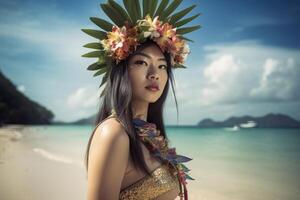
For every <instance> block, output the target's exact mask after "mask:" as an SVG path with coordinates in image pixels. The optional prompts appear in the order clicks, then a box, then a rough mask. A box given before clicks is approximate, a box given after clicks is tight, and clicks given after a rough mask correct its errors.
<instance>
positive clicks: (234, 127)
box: [232, 125, 240, 131]
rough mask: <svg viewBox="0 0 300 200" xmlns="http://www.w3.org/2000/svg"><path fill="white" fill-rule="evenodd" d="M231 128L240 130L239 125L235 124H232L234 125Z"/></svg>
mask: <svg viewBox="0 0 300 200" xmlns="http://www.w3.org/2000/svg"><path fill="white" fill-rule="evenodd" d="M232 130H233V131H238V130H240V127H239V126H237V125H234V126H233V127H232Z"/></svg>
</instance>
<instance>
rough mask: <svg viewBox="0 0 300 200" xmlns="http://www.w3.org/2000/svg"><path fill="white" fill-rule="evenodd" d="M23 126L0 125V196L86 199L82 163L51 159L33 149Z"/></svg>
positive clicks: (13, 199)
mask: <svg viewBox="0 0 300 200" xmlns="http://www.w3.org/2000/svg"><path fill="white" fill-rule="evenodd" d="M28 129H29V128H27V127H26V126H9V127H4V128H1V129H0V147H1V149H0V177H1V179H0V199H3V200H6V199H7V200H20V199H24V200H35V199H43V200H50V199H51V200H53V199H57V200H59V199H86V179H85V174H84V168H83V166H82V167H80V166H78V165H72V164H68V163H67V162H54V161H53V158H54V157H52V159H49V158H51V156H49V155H48V159H47V158H45V156H41V155H40V154H39V153H37V152H38V151H33V149H32V146H30V143H28V140H26V131H27V132H28V131H29V130H28Z"/></svg>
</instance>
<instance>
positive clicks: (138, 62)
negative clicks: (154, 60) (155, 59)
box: [134, 60, 147, 65]
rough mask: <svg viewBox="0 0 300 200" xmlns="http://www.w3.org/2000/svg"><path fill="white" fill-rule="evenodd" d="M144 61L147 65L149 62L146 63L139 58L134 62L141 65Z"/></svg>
mask: <svg viewBox="0 0 300 200" xmlns="http://www.w3.org/2000/svg"><path fill="white" fill-rule="evenodd" d="M143 63H145V64H146V65H147V63H146V62H145V61H142V60H137V61H135V63H134V64H138V65H141V64H143Z"/></svg>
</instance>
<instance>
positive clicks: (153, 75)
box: [149, 73, 158, 79]
mask: <svg viewBox="0 0 300 200" xmlns="http://www.w3.org/2000/svg"><path fill="white" fill-rule="evenodd" d="M149 78H150V79H158V74H157V73H155V74H150V75H149Z"/></svg>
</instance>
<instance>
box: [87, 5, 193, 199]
mask: <svg viewBox="0 0 300 200" xmlns="http://www.w3.org/2000/svg"><path fill="white" fill-rule="evenodd" d="M126 2H127V1H124V3H125V7H126V8H128V7H129V8H130V6H131V8H132V5H130V3H129V1H128V2H127V3H128V5H126ZM130 2H133V1H130ZM145 2H146V1H144V3H145ZM149 2H150V1H149ZM153 2H155V1H153ZM163 2H165V1H162V3H163ZM135 3H136V4H138V1H136V2H135ZM162 3H161V4H160V5H159V7H158V9H157V10H156V12H157V14H159V12H158V11H160V12H163V11H164V9H163V8H164V7H165V6H166V5H162ZM172 4H173V5H172ZM178 5H179V4H178ZM178 5H177V6H178ZM101 6H102V9H103V10H104V12H105V13H106V14H107V15H111V14H112V13H113V12H114V11H116V10H117V9H121V7H120V6H117V5H116V3H115V2H114V1H108V3H107V4H101ZM144 6H145V5H144ZM169 6H171V7H172V8H174V7H175V8H176V5H174V3H171V4H170V5H169ZM150 7H151V6H150ZM155 7H156V6H155ZM108 8H109V9H108ZM166 9H167V8H166ZM127 11H128V10H127ZM144 11H145V15H144V16H145V18H142V19H141V20H137V22H135V21H134V20H132V19H134V17H133V16H139V15H138V12H136V13H134V15H132V16H130V15H128V16H129V17H128V16H125V19H126V20H127V21H126V20H125V19H124V21H126V22H125V23H124V21H123V20H118V19H119V18H120V17H122V16H119V17H117V19H116V18H114V16H112V15H111V16H110V17H111V18H112V21H114V22H115V23H116V24H117V25H119V27H122V28H119V27H118V26H109V27H108V26H107V25H108V24H107V22H106V21H105V24H103V23H104V20H102V19H101V20H102V22H103V23H99V21H100V20H99V19H98V20H95V18H94V19H93V20H92V21H93V22H95V23H96V24H97V25H99V26H100V27H101V28H102V29H104V30H107V31H109V30H111V31H110V32H108V34H107V35H106V37H102V36H99V34H98V35H97V34H95V32H93V31H91V30H88V29H83V31H84V32H86V33H88V34H89V35H91V36H94V37H98V39H100V45H96V44H95V43H90V44H88V45H86V47H88V48H95V47H98V48H99V50H100V51H98V52H97V55H98V57H99V61H98V62H97V63H96V64H93V65H91V66H89V68H88V69H90V70H98V74H97V73H96V74H97V75H99V74H103V73H105V75H104V77H103V79H102V83H101V85H100V86H102V85H103V84H104V82H107V84H106V86H105V89H104V90H103V92H102V94H101V96H103V100H102V104H101V106H100V110H99V113H98V115H97V120H96V127H95V129H94V131H93V133H92V135H91V137H90V139H89V143H88V146H87V152H86V167H87V178H88V194H87V198H88V200H96V199H175V198H176V197H177V196H178V195H179V196H180V197H181V198H183V197H185V199H187V188H186V179H192V178H191V177H190V176H189V175H188V174H187V173H186V172H188V171H189V169H188V168H187V167H186V166H185V165H184V164H182V163H183V162H187V161H190V160H191V159H190V158H188V157H185V156H181V155H177V154H176V151H175V148H170V147H169V145H168V138H167V134H166V132H165V128H164V122H163V106H164V102H165V100H166V96H167V94H168V91H169V83H171V84H172V88H173V90H174V86H173V81H174V80H173V74H172V68H175V67H184V66H182V64H183V61H184V59H185V57H186V54H188V53H189V52H187V51H186V50H187V48H186V44H185V43H184V40H183V39H182V38H181V39H180V38H179V37H178V36H177V34H176V29H173V27H172V25H170V24H169V23H168V22H166V23H163V22H162V21H159V20H158V15H157V16H156V17H155V18H154V20H152V18H151V16H150V15H146V13H151V12H148V11H147V9H146V8H144ZM167 11H168V10H167ZM124 12H125V10H119V12H115V13H113V14H114V15H117V14H118V13H123V14H124ZM130 12H132V10H131V11H130V9H129V11H128V13H130ZM169 12H170V10H169ZM152 13H153V11H152ZM171 13H172V12H171ZM123 17H124V16H123ZM127 17H128V18H127ZM122 21H123V23H124V26H122ZM97 22H98V23H97ZM174 23H175V22H174ZM103 52H104V54H103ZM95 54H96V53H95V52H91V53H89V54H85V56H86V57H93V56H90V55H95ZM174 96H175V95H174ZM175 102H176V106H177V101H176V97H175ZM192 180H193V179H192ZM183 190H184V191H183Z"/></svg>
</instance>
